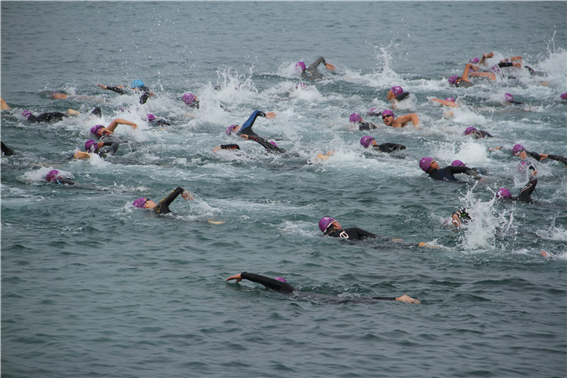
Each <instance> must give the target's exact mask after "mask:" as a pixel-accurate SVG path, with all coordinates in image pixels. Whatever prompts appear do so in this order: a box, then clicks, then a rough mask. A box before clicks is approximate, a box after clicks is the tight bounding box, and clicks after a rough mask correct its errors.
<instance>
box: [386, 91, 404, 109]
mask: <svg viewBox="0 0 567 378" xmlns="http://www.w3.org/2000/svg"><path fill="white" fill-rule="evenodd" d="M409 95H410V94H409V92H404V90H403V88H402V87H400V86H399V85H396V86H395V87H392V88H390V90H389V91H388V95H387V96H386V98H387V99H388V100H389V101H390V102H391V103H392V109H394V110H396V109H397V108H398V103H399V102H400V101H403V100H405V99H406V98H408V97H409Z"/></svg>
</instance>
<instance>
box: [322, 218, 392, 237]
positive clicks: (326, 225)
mask: <svg viewBox="0 0 567 378" xmlns="http://www.w3.org/2000/svg"><path fill="white" fill-rule="evenodd" d="M319 229H320V230H321V232H323V233H324V234H325V235H326V236H332V237H335V238H344V239H349V240H364V239H374V238H377V237H378V235H375V234H373V233H371V232H368V231H364V230H363V229H360V228H358V227H349V228H345V229H343V227H342V226H341V224H340V223H339V222H337V221H336V220H335V219H333V218H331V217H323V218H321V220H320V221H319ZM398 240H399V239H395V241H398Z"/></svg>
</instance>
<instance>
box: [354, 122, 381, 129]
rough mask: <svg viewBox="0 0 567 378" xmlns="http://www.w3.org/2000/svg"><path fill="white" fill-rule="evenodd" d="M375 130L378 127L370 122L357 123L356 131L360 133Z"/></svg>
mask: <svg viewBox="0 0 567 378" xmlns="http://www.w3.org/2000/svg"><path fill="white" fill-rule="evenodd" d="M377 128H378V126H376V125H375V124H373V123H372V122H359V123H358V129H359V130H360V131H367V130H374V129H377Z"/></svg>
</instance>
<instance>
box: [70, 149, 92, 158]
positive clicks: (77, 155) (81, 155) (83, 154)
mask: <svg viewBox="0 0 567 378" xmlns="http://www.w3.org/2000/svg"><path fill="white" fill-rule="evenodd" d="M90 157H91V154H89V153H88V152H83V151H77V152H75V154H74V155H73V158H75V159H89V158H90Z"/></svg>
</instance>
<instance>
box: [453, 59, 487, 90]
mask: <svg viewBox="0 0 567 378" xmlns="http://www.w3.org/2000/svg"><path fill="white" fill-rule="evenodd" d="M471 68H472V64H470V63H467V65H466V66H465V70H464V71H463V74H462V75H461V77H459V76H456V75H455V76H451V77H450V78H449V84H451V85H454V86H455V87H457V88H459V87H462V88H469V87H472V86H473V85H474V84H473V83H472V82H471V81H470V80H469V76H471V77H487V78H488V79H490V80H496V74H495V73H494V72H470V71H471Z"/></svg>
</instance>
